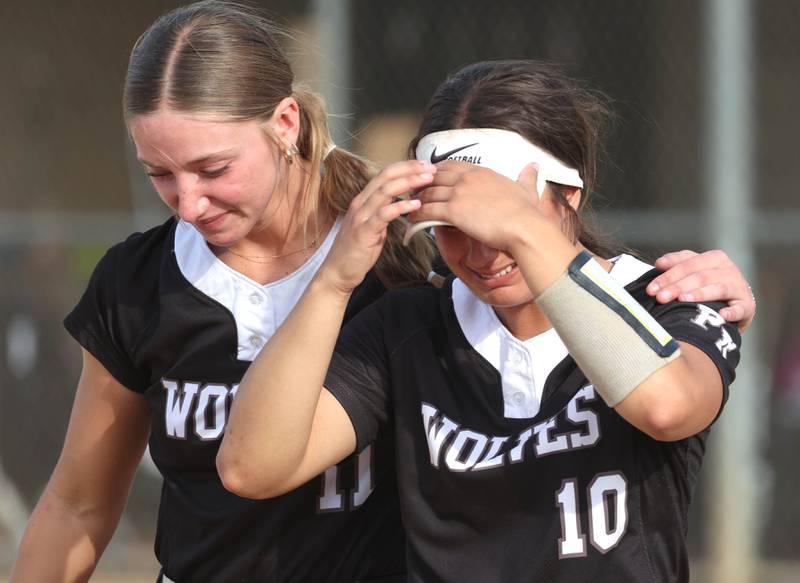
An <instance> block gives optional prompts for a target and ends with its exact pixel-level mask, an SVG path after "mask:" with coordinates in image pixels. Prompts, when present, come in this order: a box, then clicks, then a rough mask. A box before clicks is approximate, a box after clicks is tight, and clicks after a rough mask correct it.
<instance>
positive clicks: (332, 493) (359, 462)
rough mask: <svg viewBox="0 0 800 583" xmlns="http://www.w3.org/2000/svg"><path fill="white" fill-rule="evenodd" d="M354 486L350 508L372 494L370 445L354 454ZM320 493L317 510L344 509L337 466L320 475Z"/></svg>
mask: <svg viewBox="0 0 800 583" xmlns="http://www.w3.org/2000/svg"><path fill="white" fill-rule="evenodd" d="M355 470H356V487H355V489H354V490H353V491H352V492H351V493H350V509H353V510H354V509H356V508H358V507H359V506H361V505H362V504H363V503H364V502H365V501H366V499H367V498H368V497H369V495H370V494H372V489H373V487H374V484H373V483H372V446H371V445H368V446H367V447H365V448H364V450H363V451H362V452H361V453H359V454H358V455H357V456H356V464H355ZM320 479H321V480H322V494H320V496H319V498H318V499H317V512H339V511H342V510H344V509H345V506H344V493H343V492H342V490H340V489H339V466H338V465H337V466H331V467H329V468H328V469H327V470H325V473H324V474H322V475H321V476H320Z"/></svg>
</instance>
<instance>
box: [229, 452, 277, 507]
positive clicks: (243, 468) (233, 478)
mask: <svg viewBox="0 0 800 583" xmlns="http://www.w3.org/2000/svg"><path fill="white" fill-rule="evenodd" d="M217 473H218V474H219V478H220V481H221V482H222V485H223V486H224V487H225V489H226V490H228V491H229V492H231V493H232V494H236V495H237V496H240V497H242V498H249V499H251V500H263V499H264V498H272V497H274V496H278V495H279V494H282V493H283V491H280V490H279V489H277V488H275V487H274V485H273V484H270V483H269V482H268V480H266V479H263V478H262V477H261V475H260V473H259V472H257V471H256V469H255V468H252V467H250V464H248V463H245V462H244V461H243V460H241V458H237V457H236V456H234V455H231V454H228V453H226V452H225V451H223V450H220V453H219V454H218V455H217Z"/></svg>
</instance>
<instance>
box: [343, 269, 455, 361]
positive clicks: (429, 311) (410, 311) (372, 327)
mask: <svg viewBox="0 0 800 583" xmlns="http://www.w3.org/2000/svg"><path fill="white" fill-rule="evenodd" d="M449 290H450V285H449V282H448V283H446V284H445V285H444V286H443V287H442V288H436V287H434V286H432V285H429V284H426V285H422V286H419V287H411V288H403V289H395V290H390V291H387V292H385V293H384V294H383V295H382V296H381V297H380V298H379V299H378V300H377V301H375V302H374V303H372V304H371V305H370V306H368V307H367V308H365V309H364V310H362V311H361V312H360V313H358V314H357V315H356V316H355V317H353V319H352V320H351V321H350V322H349V323H348V324H347V325H346V326H345V327H344V329H343V330H342V337H343V338H344V339H354V338H360V339H364V338H368V337H371V338H373V339H378V338H380V339H382V344H384V345H386V346H387V347H388V348H390V349H391V348H395V347H397V346H398V345H400V344H402V343H403V342H405V341H406V340H408V339H409V338H410V337H412V336H414V335H415V334H416V333H417V332H420V331H422V330H426V329H428V328H431V327H435V326H436V325H437V323H438V322H440V321H441V309H440V307H441V305H442V302H443V301H445V302H447V301H449V295H448V294H449Z"/></svg>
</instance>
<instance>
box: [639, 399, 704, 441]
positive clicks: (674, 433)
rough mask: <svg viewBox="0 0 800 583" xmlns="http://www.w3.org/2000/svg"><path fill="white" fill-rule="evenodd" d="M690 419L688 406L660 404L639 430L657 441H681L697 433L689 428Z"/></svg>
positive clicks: (649, 414) (653, 408)
mask: <svg viewBox="0 0 800 583" xmlns="http://www.w3.org/2000/svg"><path fill="white" fill-rule="evenodd" d="M690 418H691V415H690V411H689V407H688V406H685V405H683V404H676V403H669V404H660V405H658V406H655V407H652V408H651V409H650V410H649V411H648V412H647V414H646V415H645V416H644V418H643V419H642V424H641V426H640V427H639V429H641V430H642V431H644V433H646V434H647V435H649V436H650V437H652V438H653V439H655V440H657V441H679V440H681V439H685V438H686V437H689V436H690V435H693V434H694V433H696V431H693V430H690V428H689V427H688V426H689V420H690Z"/></svg>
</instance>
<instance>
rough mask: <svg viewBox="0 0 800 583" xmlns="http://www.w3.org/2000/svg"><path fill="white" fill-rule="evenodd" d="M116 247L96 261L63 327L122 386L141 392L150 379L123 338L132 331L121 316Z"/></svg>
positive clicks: (145, 388) (117, 252)
mask: <svg viewBox="0 0 800 583" xmlns="http://www.w3.org/2000/svg"><path fill="white" fill-rule="evenodd" d="M119 250H120V246H116V247H112V248H111V249H110V250H109V251H108V253H106V255H105V256H104V257H103V258H102V259H101V260H100V262H99V263H98V264H97V267H95V270H94V272H93V273H92V277H91V279H90V280H89V284H88V286H87V288H86V291H85V292H84V293H83V296H82V297H81V299H80V301H79V302H78V305H77V306H75V308H74V309H73V310H72V312H70V313H69V314H68V315H67V317H66V318H65V319H64V327H65V328H66V329H67V331H68V332H69V333H70V334H71V335H72V337H73V338H75V340H77V341H78V343H79V344H80V345H81V346H82V347H83V348H85V349H86V350H88V351H89V352H90V353H91V354H92V355H93V356H94V357H95V358H97V360H99V361H100V363H101V364H102V365H103V366H104V367H105V368H106V370H107V371H108V372H109V373H111V375H112V376H113V377H114V378H115V379H117V380H118V381H119V382H120V383H121V384H122V385H123V386H125V387H127V388H128V389H131V390H133V391H136V392H144V391H145V390H147V387H148V386H149V383H148V381H147V379H146V378H145V376H144V375H143V374H142V373H141V372H140V371H138V370H137V369H136V367H135V365H134V363H133V361H132V359H131V357H130V347H129V346H128V345H127V344H128V342H127V341H126V338H127V337H129V336H130V333H131V332H132V331H131V330H127V329H126V328H127V327H126V326H125V325H124V324H123V322H122V318H121V317H120V311H121V310H122V309H123V307H122V305H121V302H120V298H119V293H118V287H119V285H118V277H117V270H118V267H119Z"/></svg>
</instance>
